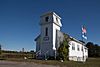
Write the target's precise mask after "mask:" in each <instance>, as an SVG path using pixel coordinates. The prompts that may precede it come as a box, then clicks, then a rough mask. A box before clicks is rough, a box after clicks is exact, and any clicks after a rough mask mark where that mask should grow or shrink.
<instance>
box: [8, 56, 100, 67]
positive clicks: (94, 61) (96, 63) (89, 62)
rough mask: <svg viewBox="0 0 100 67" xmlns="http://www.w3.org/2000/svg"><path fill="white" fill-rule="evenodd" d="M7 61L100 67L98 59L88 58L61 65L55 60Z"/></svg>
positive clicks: (61, 66) (70, 66) (74, 66)
mask: <svg viewBox="0 0 100 67" xmlns="http://www.w3.org/2000/svg"><path fill="white" fill-rule="evenodd" d="M7 60H9V61H18V62H29V63H33V62H34V63H37V64H46V65H54V66H60V67H100V58H88V60H87V61H86V62H85V63H83V62H75V61H64V62H63V63H62V62H60V61H56V60H47V61H46V60H35V59H32V60H31V59H28V60H23V59H7Z"/></svg>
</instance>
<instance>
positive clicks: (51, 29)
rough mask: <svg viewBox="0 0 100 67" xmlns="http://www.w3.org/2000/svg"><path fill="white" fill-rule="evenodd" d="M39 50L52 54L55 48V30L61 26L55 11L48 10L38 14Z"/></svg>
mask: <svg viewBox="0 0 100 67" xmlns="http://www.w3.org/2000/svg"><path fill="white" fill-rule="evenodd" d="M40 26H41V52H42V55H44V54H45V53H48V54H49V55H50V56H54V50H56V47H55V45H56V30H59V31H60V28H61V27H62V24H61V18H60V17H59V16H58V15H57V14H56V13H55V12H48V13H45V14H43V15H41V16H40Z"/></svg>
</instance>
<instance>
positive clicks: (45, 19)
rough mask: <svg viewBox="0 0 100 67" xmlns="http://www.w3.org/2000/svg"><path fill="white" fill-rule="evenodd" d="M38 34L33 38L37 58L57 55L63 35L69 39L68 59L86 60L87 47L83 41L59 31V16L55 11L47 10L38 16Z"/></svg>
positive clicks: (60, 24)
mask: <svg viewBox="0 0 100 67" xmlns="http://www.w3.org/2000/svg"><path fill="white" fill-rule="evenodd" d="M40 26H41V27H40V28H41V29H40V34H39V35H38V36H37V38H36V39H35V41H36V56H37V58H39V57H41V58H45V56H48V57H49V56H52V57H55V56H57V49H58V48H59V46H60V43H61V42H63V40H64V38H65V36H64V35H66V37H68V38H69V39H70V41H69V54H68V55H69V56H68V57H69V60H72V61H86V59H87V58H88V49H87V47H85V46H84V45H85V44H84V43H82V42H80V41H79V40H77V39H75V38H73V37H71V36H69V35H68V34H64V33H63V32H61V31H60V30H61V27H62V23H61V17H59V16H58V15H57V14H56V13H55V12H47V13H44V14H43V15H41V16H40Z"/></svg>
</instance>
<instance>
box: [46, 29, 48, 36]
mask: <svg viewBox="0 0 100 67" xmlns="http://www.w3.org/2000/svg"><path fill="white" fill-rule="evenodd" d="M45 36H48V27H46V28H45Z"/></svg>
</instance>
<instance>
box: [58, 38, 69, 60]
mask: <svg viewBox="0 0 100 67" xmlns="http://www.w3.org/2000/svg"><path fill="white" fill-rule="evenodd" d="M68 47H69V45H68V41H66V40H64V41H63V42H62V43H61V44H60V46H59V48H58V54H59V55H58V57H59V59H62V60H64V61H65V60H67V59H68V52H69V50H68Z"/></svg>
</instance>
